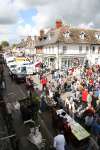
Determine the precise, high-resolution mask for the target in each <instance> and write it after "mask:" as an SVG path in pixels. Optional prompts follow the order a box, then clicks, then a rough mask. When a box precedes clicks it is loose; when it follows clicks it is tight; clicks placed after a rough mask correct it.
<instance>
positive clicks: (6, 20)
mask: <svg viewBox="0 0 100 150" xmlns="http://www.w3.org/2000/svg"><path fill="white" fill-rule="evenodd" d="M57 19H61V20H62V21H63V22H64V23H65V24H68V25H71V26H79V27H82V28H99V29H100V0H3V1H2V0H0V41H3V40H7V41H9V42H15V43H16V42H18V40H19V39H21V38H24V37H25V36H28V35H31V36H34V35H37V34H38V33H39V30H40V29H43V28H52V27H54V26H55V21H56V20H57Z"/></svg>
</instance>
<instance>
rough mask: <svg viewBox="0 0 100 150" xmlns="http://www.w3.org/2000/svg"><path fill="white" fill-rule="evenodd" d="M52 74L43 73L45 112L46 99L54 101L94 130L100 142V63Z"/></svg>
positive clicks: (42, 103) (89, 128) (40, 77)
mask: <svg viewBox="0 0 100 150" xmlns="http://www.w3.org/2000/svg"><path fill="white" fill-rule="evenodd" d="M51 76H52V78H51V79H49V78H48V75H47V74H44V73H43V74H40V75H39V80H40V84H41V86H42V89H41V93H40V97H41V100H40V109H41V111H42V112H43V111H45V108H46V104H45V102H47V101H48V100H49V101H54V102H55V103H54V104H56V105H58V106H61V107H62V108H63V109H65V110H66V112H67V113H68V114H69V115H70V116H71V117H72V118H73V119H75V120H76V121H78V122H79V123H80V124H82V126H84V127H85V128H86V129H87V130H88V131H89V132H91V134H92V135H93V137H94V138H95V140H96V141H97V143H98V145H100V66H99V65H97V66H96V65H94V66H88V67H86V66H84V67H82V66H78V67H77V68H74V69H72V70H67V71H66V70H64V71H60V70H57V71H53V72H52V73H51ZM33 80H34V79H33ZM29 85H30V84H29ZM29 87H30V86H29ZM64 94H65V95H66V96H65V97H64V99H63V98H62V97H63V95H64Z"/></svg>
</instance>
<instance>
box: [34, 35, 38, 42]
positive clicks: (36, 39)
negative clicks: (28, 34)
mask: <svg viewBox="0 0 100 150" xmlns="http://www.w3.org/2000/svg"><path fill="white" fill-rule="evenodd" d="M37 41H38V36H36V35H35V36H34V42H35V43H36V42H37Z"/></svg>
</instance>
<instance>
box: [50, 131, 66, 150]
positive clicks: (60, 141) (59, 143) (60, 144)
mask: <svg viewBox="0 0 100 150" xmlns="http://www.w3.org/2000/svg"><path fill="white" fill-rule="evenodd" d="M53 146H54V148H55V149H56V150H65V137H64V135H63V133H62V132H59V131H58V134H57V136H55V137H54V144H53Z"/></svg>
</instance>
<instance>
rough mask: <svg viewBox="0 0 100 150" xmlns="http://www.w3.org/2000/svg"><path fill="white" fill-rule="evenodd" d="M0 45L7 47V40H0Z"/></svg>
mask: <svg viewBox="0 0 100 150" xmlns="http://www.w3.org/2000/svg"><path fill="white" fill-rule="evenodd" d="M1 46H2V47H8V46H9V42H8V41H2V42H1Z"/></svg>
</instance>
